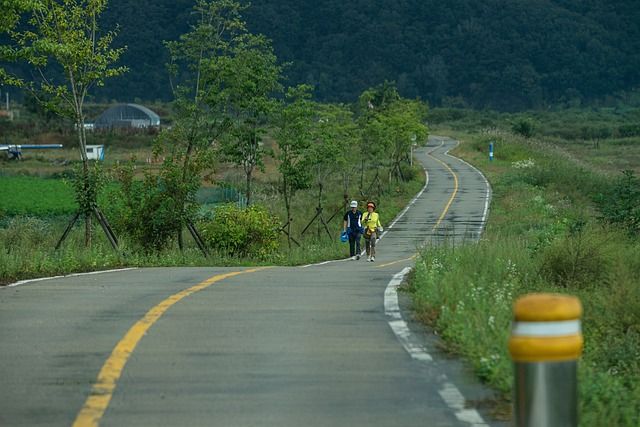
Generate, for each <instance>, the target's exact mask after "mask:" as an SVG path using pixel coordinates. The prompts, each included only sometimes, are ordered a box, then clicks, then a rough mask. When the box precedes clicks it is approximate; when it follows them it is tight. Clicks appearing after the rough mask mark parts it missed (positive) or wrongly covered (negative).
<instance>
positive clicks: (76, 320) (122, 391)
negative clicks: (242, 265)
mask: <svg viewBox="0 0 640 427" xmlns="http://www.w3.org/2000/svg"><path fill="white" fill-rule="evenodd" d="M455 144H456V142H455V141H453V140H450V139H447V138H441V137H432V138H431V139H430V140H429V144H428V147H426V148H424V149H420V150H418V151H417V152H416V153H415V154H416V158H417V159H418V160H419V161H421V162H422V163H423V164H424V166H425V168H426V170H427V171H428V178H429V179H428V183H427V187H426V189H425V191H423V192H422V193H421V194H420V195H419V196H418V197H417V198H416V199H414V201H413V202H412V204H411V205H410V206H409V207H408V208H407V210H406V211H405V212H404V214H403V215H402V216H401V217H400V218H399V219H398V220H397V221H396V222H395V223H394V224H393V225H392V226H391V225H389V226H387V231H386V233H385V235H384V236H383V239H382V240H381V241H380V242H379V246H378V252H379V253H378V256H377V259H376V263H367V262H365V261H364V259H362V260H361V261H359V262H355V261H338V262H330V263H324V264H321V265H313V266H305V267H297V268H267V269H259V270H248V269H238V268H235V269H234V268H155V269H137V270H128V271H119V272H111V273H104V274H96V275H81V276H74V277H66V278H59V279H51V280H45V281H39V282H34V283H29V284H24V285H21V286H15V287H7V288H4V289H0V378H1V383H0V426H36V425H43V426H44V425H46V426H50V425H56V426H58V425H59V426H68V425H76V426H89V425H98V424H99V425H103V426H224V427H231V426H278V427H289V426H291V427H293V426H296V427H298V426H365V425H366V426H425V425H428V426H471V425H473V426H476V427H479V426H486V425H489V424H490V425H497V424H496V423H493V422H489V417H488V416H487V415H486V414H485V413H484V411H483V408H475V404H474V402H481V401H483V400H484V399H486V398H488V397H490V396H491V395H490V393H488V392H487V390H485V389H484V388H483V387H481V386H480V385H478V384H477V383H476V382H475V381H474V380H473V378H472V375H470V374H469V373H468V372H466V371H465V368H464V367H463V366H461V365H460V363H459V362H456V361H453V360H450V359H448V358H446V357H445V356H443V355H441V354H439V353H438V352H437V351H436V350H435V345H436V344H437V341H436V339H435V338H434V337H433V335H431V334H428V333H426V332H425V331H424V328H422V327H421V326H420V325H417V324H415V323H414V322H413V321H411V319H410V313H409V311H408V310H407V305H408V301H406V297H404V296H403V295H402V294H400V296H399V298H398V294H397V292H395V287H396V286H397V285H398V284H399V283H400V282H401V281H402V279H403V277H404V275H405V274H406V273H407V271H408V268H407V267H409V266H411V264H412V257H413V255H414V254H415V252H416V248H417V247H418V246H420V245H422V244H424V243H425V242H427V243H429V242H432V243H438V242H441V241H442V240H444V239H450V240H454V241H456V242H459V241H462V240H465V239H475V238H477V237H478V236H479V234H480V232H481V230H482V226H483V221H484V218H485V217H486V214H487V208H488V200H489V191H490V190H489V186H488V184H487V183H486V181H485V180H484V178H483V177H482V176H481V175H480V174H479V173H478V172H477V171H476V170H475V169H473V168H472V167H470V166H469V165H467V164H465V163H463V162H462V161H460V160H458V159H456V158H454V157H451V156H449V155H447V151H448V150H450V149H451V148H452V147H453V146H454V145H455Z"/></svg>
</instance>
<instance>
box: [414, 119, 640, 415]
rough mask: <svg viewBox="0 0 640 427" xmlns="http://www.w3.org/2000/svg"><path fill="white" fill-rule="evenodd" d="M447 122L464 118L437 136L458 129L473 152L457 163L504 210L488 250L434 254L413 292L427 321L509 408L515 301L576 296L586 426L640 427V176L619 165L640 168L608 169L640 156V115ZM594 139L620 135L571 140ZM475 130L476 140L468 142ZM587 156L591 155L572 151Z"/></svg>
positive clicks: (426, 256) (493, 225)
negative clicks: (476, 172)
mask: <svg viewBox="0 0 640 427" xmlns="http://www.w3.org/2000/svg"><path fill="white" fill-rule="evenodd" d="M438 114H441V115H445V114H446V115H451V114H453V115H455V117H457V119H454V120H451V116H450V117H449V118H448V119H446V120H443V121H442V122H441V123H440V124H439V125H433V126H434V127H436V129H435V130H434V133H436V134H439V133H442V132H443V129H444V128H448V130H449V131H450V130H451V129H452V128H457V129H458V130H457V132H458V136H459V137H460V138H461V139H462V140H463V141H464V143H463V144H462V145H461V146H460V147H459V148H458V149H457V151H456V152H455V154H456V155H458V156H460V157H462V158H464V159H466V160H467V161H470V162H471V163H473V164H474V165H476V166H477V167H479V168H480V169H481V170H482V171H483V172H484V173H485V175H486V176H487V178H488V179H489V180H490V182H491V185H492V188H493V200H492V204H491V211H490V215H489V222H488V224H487V228H486V231H485V233H484V234H483V236H482V239H481V240H480V241H479V242H477V243H475V242H468V243H467V244H463V245H459V246H457V247H453V246H452V245H444V246H438V247H436V246H427V247H426V248H425V249H424V250H423V252H422V254H421V256H420V257H419V259H418V261H417V263H416V272H415V276H414V278H413V280H412V281H411V283H410V287H409V291H410V292H411V293H412V295H413V298H414V304H415V310H416V314H417V316H418V317H419V318H420V319H422V320H423V321H424V322H426V323H427V324H429V325H431V326H432V327H434V328H435V330H436V331H438V333H439V335H441V336H442V337H443V339H444V341H445V343H446V346H447V348H448V350H449V351H451V352H454V353H457V354H460V355H462V356H464V357H465V358H466V359H467V360H468V361H469V363H470V364H471V366H472V367H473V369H474V371H475V372H476V374H477V375H478V376H479V377H480V378H482V379H483V380H485V381H486V382H488V383H489V384H491V385H492V386H493V387H495V388H496V389H497V390H499V391H500V392H502V393H503V396H504V399H505V402H507V401H510V400H511V392H512V390H511V386H512V381H513V375H512V363H511V360H510V358H509V354H508V350H507V342H508V337H509V333H510V322H511V316H512V303H513V301H514V300H515V299H516V298H517V297H518V296H520V295H523V294H526V293H530V292H558V293H569V294H573V295H576V296H578V297H579V298H580V299H581V300H582V303H583V305H584V311H585V313H584V319H583V329H584V336H585V351H584V357H583V358H582V360H581V362H580V373H579V375H580V379H579V392H580V423H581V424H580V425H582V426H602V425H616V426H637V425H639V424H640V403H639V402H640V286H639V281H638V277H640V262H639V260H640V229H639V228H638V224H639V218H640V180H639V179H638V178H637V176H636V175H635V174H634V172H633V171H631V170H629V171H626V172H624V173H621V172H620V170H619V171H618V172H617V173H614V172H613V171H612V165H617V166H619V167H621V166H624V167H626V166H633V167H634V168H635V169H636V170H637V168H638V167H640V163H635V164H634V165H628V164H627V163H626V162H627V161H628V160H629V159H628V158H621V157H623V156H621V155H619V154H618V155H615V154H614V152H613V150H612V151H611V152H610V154H608V155H607V156H608V157H609V159H610V161H611V163H610V164H609V163H607V167H606V168H603V167H602V165H603V163H602V161H601V159H600V156H601V155H602V154H601V153H602V150H603V147H606V146H608V145H611V146H625V147H629V149H630V150H633V152H634V153H636V154H640V147H638V146H637V145H636V142H637V139H638V135H637V134H635V133H634V132H629V133H628V134H626V135H623V134H622V131H621V130H622V129H631V128H633V123H636V124H637V123H639V122H640V121H638V120H637V117H638V111H637V110H635V111H627V112H625V113H624V115H623V117H624V118H620V117H618V119H617V120H616V119H613V120H607V119H606V117H609V118H610V119H611V116H615V114H612V113H611V112H609V113H605V114H604V115H603V116H604V117H605V118H603V119H601V121H599V122H595V121H593V120H585V117H593V116H595V115H598V113H594V112H588V111H584V112H577V111H574V112H560V113H557V114H552V113H544V114H540V115H536V114H529V115H526V114H521V115H518V116H515V117H514V116H505V115H500V114H483V113H475V112H468V111H467V112H465V111H457V112H456V111H446V112H443V111H440V112H438V111H436V112H434V114H433V116H437V115H438ZM433 116H432V117H433ZM541 117H544V118H548V119H549V121H545V120H542V119H541ZM629 117H635V118H636V119H635V120H628V118H629ZM461 122H466V123H465V124H464V125H461V124H460V123H461ZM470 122H473V123H470ZM523 123H527V124H524V125H523ZM529 125H531V127H529ZM437 127H440V128H441V129H437ZM584 127H593V128H597V129H608V130H609V131H607V135H608V136H606V137H604V136H603V137H602V138H600V139H599V143H600V148H597V147H596V146H594V144H593V142H592V141H593V140H592V139H591V137H590V136H588V137H587V138H588V139H587V140H586V141H585V139H579V138H577V137H576V138H571V139H566V135H568V134H564V132H566V129H573V130H575V131H576V132H580V129H582V128H584ZM464 128H466V129H471V132H461V130H462V129H464ZM474 128H475V129H474ZM501 129H502V130H501ZM474 130H475V131H474ZM445 132H446V131H445ZM454 132H456V131H454ZM560 133H562V135H560ZM603 133H605V132H604V131H603ZM585 134H586V135H590V133H588V132H587V131H584V133H583V134H582V135H585ZM619 141H622V142H623V144H620V142H619ZM490 142H493V143H494V145H495V155H496V160H495V161H493V162H490V161H489V160H488V146H489V143H490ZM580 145H581V146H580ZM575 146H580V147H579V148H578V149H576V150H575V151H572V147H574V148H575ZM504 408H507V405H504ZM504 408H502V409H503V410H504ZM503 415H504V414H503Z"/></svg>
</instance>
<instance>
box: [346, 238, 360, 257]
mask: <svg viewBox="0 0 640 427" xmlns="http://www.w3.org/2000/svg"><path fill="white" fill-rule="evenodd" d="M359 254H360V233H350V234H349V256H356V255H359Z"/></svg>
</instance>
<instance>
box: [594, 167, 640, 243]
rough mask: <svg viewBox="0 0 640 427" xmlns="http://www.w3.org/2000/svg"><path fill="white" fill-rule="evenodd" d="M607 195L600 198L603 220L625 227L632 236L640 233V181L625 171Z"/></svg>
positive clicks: (631, 172)
mask: <svg viewBox="0 0 640 427" xmlns="http://www.w3.org/2000/svg"><path fill="white" fill-rule="evenodd" d="M622 174H623V176H622V177H621V178H620V179H618V181H617V182H616V183H615V184H614V186H613V188H612V190H611V191H610V192H609V193H608V194H607V195H601V196H599V197H598V204H599V207H600V212H601V214H602V219H603V220H604V221H606V222H609V223H611V224H617V225H621V226H623V227H624V228H625V229H626V230H627V231H628V232H629V233H630V234H639V233H640V179H638V177H636V176H635V174H634V172H633V171H630V170H627V171H624V172H623V173H622Z"/></svg>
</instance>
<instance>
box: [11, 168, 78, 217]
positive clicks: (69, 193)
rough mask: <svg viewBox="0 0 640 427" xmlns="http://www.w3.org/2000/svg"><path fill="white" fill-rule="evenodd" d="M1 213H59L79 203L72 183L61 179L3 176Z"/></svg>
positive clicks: (52, 214) (69, 211)
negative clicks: (76, 200)
mask: <svg viewBox="0 0 640 427" xmlns="http://www.w3.org/2000/svg"><path fill="white" fill-rule="evenodd" d="M0 188H2V191H1V192H0V215H2V214H4V215H10V216H14V215H33V216H59V215H67V214H72V213H73V212H74V211H75V210H76V209H77V205H76V202H75V200H74V197H73V188H72V187H71V185H70V184H69V183H67V182H65V181H64V180H61V179H53V178H51V179H45V178H38V177H32V176H0Z"/></svg>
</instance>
